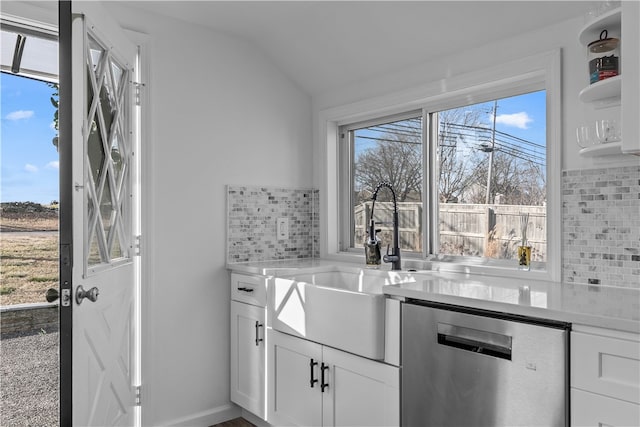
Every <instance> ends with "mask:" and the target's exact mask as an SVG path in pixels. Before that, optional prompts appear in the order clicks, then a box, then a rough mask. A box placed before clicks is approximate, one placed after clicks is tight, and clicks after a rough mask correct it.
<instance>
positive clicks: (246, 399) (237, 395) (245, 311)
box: [231, 301, 266, 419]
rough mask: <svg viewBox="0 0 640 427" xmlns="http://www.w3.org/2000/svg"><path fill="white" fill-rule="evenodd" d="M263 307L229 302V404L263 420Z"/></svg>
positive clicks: (264, 315)
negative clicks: (237, 406)
mask: <svg viewBox="0 0 640 427" xmlns="http://www.w3.org/2000/svg"><path fill="white" fill-rule="evenodd" d="M265 317H266V311H265V309H264V308H263V307H256V306H254V305H250V304H242V303H239V302H236V301H231V401H232V402H234V403H236V404H238V405H240V406H241V407H243V408H244V409H246V410H248V411H250V412H252V413H254V414H255V415H257V416H259V417H260V418H263V419H264V418H265V415H266V411H265V404H266V400H265V343H264V334H265V327H264V325H265Z"/></svg>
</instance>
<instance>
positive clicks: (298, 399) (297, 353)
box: [267, 329, 322, 426]
mask: <svg viewBox="0 0 640 427" xmlns="http://www.w3.org/2000/svg"><path fill="white" fill-rule="evenodd" d="M268 334H269V336H268V342H269V344H268V345H269V367H268V369H269V375H268V376H267V377H268V382H269V389H270V390H269V391H270V392H269V394H268V395H267V399H268V405H269V419H268V421H269V423H271V424H273V425H296V426H320V425H321V424H322V391H321V381H320V380H321V367H322V366H321V364H322V360H321V359H322V346H321V345H320V344H316V343H313V342H311V341H306V340H303V339H300V338H295V337H292V336H290V335H286V334H283V333H280V332H277V331H274V330H272V329H268Z"/></svg>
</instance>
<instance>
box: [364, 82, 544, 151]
mask: <svg viewBox="0 0 640 427" xmlns="http://www.w3.org/2000/svg"><path fill="white" fill-rule="evenodd" d="M481 105H482V106H481V107H480V108H481V109H482V110H483V111H486V112H487V113H486V115H485V116H484V117H481V118H480V120H481V121H482V125H483V126H485V127H487V128H491V127H492V125H493V112H492V109H493V105H494V103H493V101H490V102H486V103H483V104H481ZM496 130H497V131H499V132H504V133H507V134H510V135H512V136H514V137H516V138H522V139H524V140H527V141H531V142H533V143H535V144H539V145H542V146H546V131H547V129H546V93H545V91H539V92H532V93H528V94H524V95H518V96H514V97H509V98H502V99H499V100H498V110H497V114H496ZM359 134H360V135H364V136H367V137H370V138H371V137H373V138H375V137H378V136H380V135H381V134H380V133H375V132H372V131H369V130H367V129H363V130H361V131H359ZM356 142H357V146H356V153H355V154H356V157H357V156H358V155H359V153H361V152H362V150H366V149H368V148H372V147H375V145H376V143H375V141H373V140H366V139H365V140H360V141H356ZM518 145H520V144H516V148H520V147H518ZM523 147H526V148H527V149H528V150H534V148H533V147H532V146H531V145H529V144H524V145H523ZM539 154H540V155H541V156H542V157H545V153H544V151H542V152H539Z"/></svg>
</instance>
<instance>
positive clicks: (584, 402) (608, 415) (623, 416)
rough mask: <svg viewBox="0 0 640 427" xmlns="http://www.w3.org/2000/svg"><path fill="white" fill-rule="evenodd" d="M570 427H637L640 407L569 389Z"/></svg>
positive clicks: (639, 419)
mask: <svg viewBox="0 0 640 427" xmlns="http://www.w3.org/2000/svg"><path fill="white" fill-rule="evenodd" d="M571 425H572V426H575V427H602V426H610V427H613V426H619V427H623V426H638V425H640V405H634V404H633V403H629V402H624V401H622V400H618V399H613V398H611V397H606V396H602V395H600V394H594V393H589V392H587V391H582V390H578V389H575V388H572V389H571Z"/></svg>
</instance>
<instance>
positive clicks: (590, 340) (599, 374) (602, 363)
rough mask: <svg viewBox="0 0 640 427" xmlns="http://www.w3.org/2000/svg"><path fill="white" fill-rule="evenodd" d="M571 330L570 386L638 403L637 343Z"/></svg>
mask: <svg viewBox="0 0 640 427" xmlns="http://www.w3.org/2000/svg"><path fill="white" fill-rule="evenodd" d="M627 336H628V338H629V339H622V338H619V337H615V338H614V337H608V336H603V335H594V334H587V333H582V332H572V333H571V387H575V388H579V389H582V390H586V391H590V392H593V393H598V394H603V395H605V396H609V397H613V398H616V399H622V400H626V401H628V402H631V403H634V404H640V343H639V342H638V340H637V336H636V335H632V334H628V335H625V337H627Z"/></svg>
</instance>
